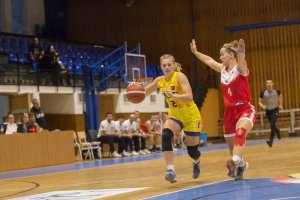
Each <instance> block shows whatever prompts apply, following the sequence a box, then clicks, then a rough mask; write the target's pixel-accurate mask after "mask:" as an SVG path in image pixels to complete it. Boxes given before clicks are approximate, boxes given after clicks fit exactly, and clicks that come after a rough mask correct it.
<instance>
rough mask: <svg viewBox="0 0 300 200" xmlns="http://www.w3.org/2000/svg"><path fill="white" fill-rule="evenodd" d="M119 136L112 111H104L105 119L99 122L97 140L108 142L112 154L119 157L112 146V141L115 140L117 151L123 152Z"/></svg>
mask: <svg viewBox="0 0 300 200" xmlns="http://www.w3.org/2000/svg"><path fill="white" fill-rule="evenodd" d="M120 138H121V134H120V133H118V132H117V131H116V123H115V122H114V121H113V115H112V113H110V112H108V113H106V119H105V120H103V121H102V122H101V124H100V127H99V131H98V138H97V140H98V141H100V142H101V143H106V144H109V150H110V152H111V153H112V156H113V157H115V158H120V157H121V155H120V154H119V153H117V152H116V151H115V147H114V142H117V143H118V145H119V150H118V152H123V149H122V147H123V145H122V141H121V140H120Z"/></svg>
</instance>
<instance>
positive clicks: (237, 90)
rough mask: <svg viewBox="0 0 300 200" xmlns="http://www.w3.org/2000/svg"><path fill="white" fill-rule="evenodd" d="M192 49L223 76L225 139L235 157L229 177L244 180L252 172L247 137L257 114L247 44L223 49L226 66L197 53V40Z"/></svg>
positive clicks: (226, 46)
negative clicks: (247, 58) (249, 78)
mask: <svg viewBox="0 0 300 200" xmlns="http://www.w3.org/2000/svg"><path fill="white" fill-rule="evenodd" d="M190 46H191V51H192V53H194V55H195V56H196V57H197V58H198V59H199V60H200V61H202V62H203V63H204V64H206V65H208V66H209V67H210V68H212V69H213V70H215V71H217V72H220V73H221V90H222V94H223V97H224V105H225V110H224V137H225V140H226V142H227V144H228V147H229V149H230V154H231V155H232V159H231V160H229V161H228V162H227V168H228V170H229V172H228V176H230V177H234V178H235V179H236V180H239V179H243V176H244V173H245V171H246V169H247V168H248V163H247V162H245V161H244V159H243V152H244V149H245V146H246V136H247V134H248V132H249V131H250V130H251V128H252V127H253V124H254V123H255V119H256V110H255V108H254V106H252V105H251V102H252V97H251V93H250V88H249V82H248V76H249V70H248V68H247V62H246V60H245V43H244V40H243V39H240V40H239V41H233V42H231V43H226V44H224V45H223V47H222V48H221V49H220V55H221V56H220V60H221V61H222V63H218V62H216V61H215V60H214V59H212V58H211V57H209V56H207V55H205V54H202V53H200V52H199V51H197V46H196V42H195V40H192V42H191V43H190Z"/></svg>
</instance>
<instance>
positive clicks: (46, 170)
mask: <svg viewBox="0 0 300 200" xmlns="http://www.w3.org/2000/svg"><path fill="white" fill-rule="evenodd" d="M289 140H295V139H283V140H281V141H289ZM281 141H279V142H281ZM259 144H265V140H254V141H249V142H247V146H255V145H259ZM275 145H276V143H275ZM227 148H228V147H227V145H226V144H224V143H222V144H210V145H208V146H205V147H201V148H200V150H201V152H212V151H218V150H224V149H227ZM186 154H187V152H186V150H185V149H182V150H178V151H174V155H175V156H181V155H186ZM162 157H163V154H162V153H155V154H150V155H145V156H138V157H126V158H115V159H104V160H96V161H89V162H83V163H75V164H68V165H58V166H52V167H42V168H34V169H26V170H18V171H11V172H0V180H4V179H13V178H22V177H28V176H34V175H41V174H50V173H58V172H66V171H74V170H83V169H89V168H97V167H103V166H108V165H116V164H123V163H131V162H141V161H145V160H154V159H159V158H162Z"/></svg>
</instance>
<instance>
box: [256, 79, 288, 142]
mask: <svg viewBox="0 0 300 200" xmlns="http://www.w3.org/2000/svg"><path fill="white" fill-rule="evenodd" d="M259 106H260V107H261V108H262V109H263V110H265V111H266V115H267V117H268V120H269V122H270V126H271V134H270V140H268V141H267V144H268V145H269V147H272V146H273V139H274V137H275V134H276V135H277V137H278V139H279V140H280V139H281V136H280V130H279V129H278V128H277V127H276V121H277V117H278V115H279V110H282V109H283V107H282V94H281V92H280V91H279V90H278V89H274V88H273V81H272V80H271V79H267V81H266V89H265V90H263V91H262V92H261V93H260V96H259Z"/></svg>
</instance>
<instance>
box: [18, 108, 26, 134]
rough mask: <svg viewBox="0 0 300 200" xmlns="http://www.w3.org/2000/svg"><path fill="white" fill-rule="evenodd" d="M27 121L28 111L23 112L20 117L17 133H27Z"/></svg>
mask: <svg viewBox="0 0 300 200" xmlns="http://www.w3.org/2000/svg"><path fill="white" fill-rule="evenodd" d="M28 122H29V115H28V113H24V114H23V115H22V118H21V124H18V129H17V132H18V133H28V130H27V127H28Z"/></svg>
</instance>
